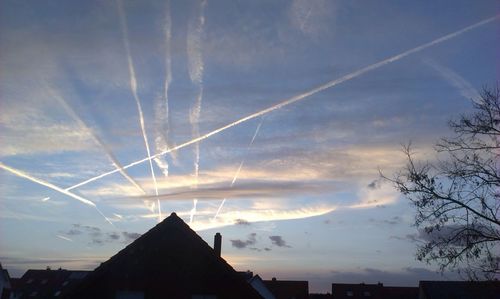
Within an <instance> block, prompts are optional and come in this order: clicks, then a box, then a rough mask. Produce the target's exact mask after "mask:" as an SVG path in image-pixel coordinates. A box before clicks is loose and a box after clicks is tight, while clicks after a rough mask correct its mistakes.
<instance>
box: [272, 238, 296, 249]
mask: <svg viewBox="0 0 500 299" xmlns="http://www.w3.org/2000/svg"><path fill="white" fill-rule="evenodd" d="M269 240H271V242H272V243H273V245H275V246H278V247H287V248H290V247H292V246H290V245H288V244H287V243H286V241H285V240H284V239H283V237H282V236H269Z"/></svg>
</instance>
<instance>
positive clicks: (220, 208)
mask: <svg viewBox="0 0 500 299" xmlns="http://www.w3.org/2000/svg"><path fill="white" fill-rule="evenodd" d="M263 121H264V119H263V118H262V119H261V120H260V123H259V124H258V125H257V128H256V129H255V133H254V134H253V137H252V140H251V141H250V143H249V144H248V147H247V152H248V151H249V150H250V148H251V147H252V145H253V142H254V141H255V138H256V137H257V134H259V131H260V126H262V122H263ZM244 163H245V159H243V160H241V162H240V166H239V167H238V169H237V170H236V173H235V174H234V177H233V180H232V181H231V186H230V188H233V186H234V183H236V180H237V179H238V176H239V175H240V171H241V168H242V167H243V164H244ZM225 203H226V198H224V199H223V200H222V202H221V203H220V205H219V208H218V209H217V212H215V216H214V218H213V221H215V220H216V219H217V216H219V213H220V210H222V207H223V206H224V204H225Z"/></svg>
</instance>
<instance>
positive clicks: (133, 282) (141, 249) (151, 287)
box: [68, 213, 261, 299]
mask: <svg viewBox="0 0 500 299" xmlns="http://www.w3.org/2000/svg"><path fill="white" fill-rule="evenodd" d="M122 291H123V292H141V293H142V294H144V297H145V298H180V299H182V298H191V296H192V295H193V294H200V295H216V296H217V298H220V299H224V298H241V299H246V298H248V299H253V298H261V297H260V295H259V294H258V293H257V292H256V291H255V290H254V289H253V288H252V287H251V286H250V285H249V284H248V283H247V282H246V281H245V280H244V279H243V277H241V276H240V275H238V273H237V272H236V271H235V270H234V269H233V268H232V267H231V266H230V265H229V264H228V263H227V262H226V261H225V260H224V259H223V258H221V257H220V256H218V255H217V254H215V251H214V250H213V249H212V248H211V247H210V246H209V245H208V244H207V243H206V242H205V241H204V240H203V239H202V238H200V237H199V236H198V235H197V234H196V233H195V232H194V231H193V230H192V229H191V228H189V226H188V225H187V224H186V223H184V221H182V219H180V218H179V217H178V216H177V215H176V214H175V213H172V214H171V215H170V216H169V217H167V218H166V219H165V220H163V221H162V222H161V223H159V224H157V225H156V226H155V227H153V228H152V229H151V230H149V231H148V232H147V233H145V234H143V235H142V236H141V237H139V238H138V239H137V240H135V241H134V242H133V243H131V244H130V245H128V246H127V247H125V248H124V249H122V250H121V251H120V252H118V253H117V254H116V255H114V256H113V257H111V258H110V259H109V260H108V261H106V262H104V263H102V264H101V265H100V266H99V267H97V268H96V269H95V270H94V271H93V272H92V273H91V274H89V275H88V276H87V277H86V278H85V279H84V280H83V282H82V283H81V284H80V285H79V286H77V288H76V289H75V290H74V291H73V292H71V294H69V295H68V298H115V295H116V293H117V292H122Z"/></svg>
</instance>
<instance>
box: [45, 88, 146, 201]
mask: <svg viewBox="0 0 500 299" xmlns="http://www.w3.org/2000/svg"><path fill="white" fill-rule="evenodd" d="M47 90H48V92H49V94H50V95H51V97H52V98H53V99H55V100H57V102H58V103H59V105H61V106H62V107H63V108H64V110H66V113H68V114H69V115H70V116H71V118H73V120H74V121H76V122H77V123H78V125H79V126H80V127H81V128H83V129H84V130H85V131H86V132H87V133H88V134H89V135H90V137H92V140H94V142H95V143H96V144H97V145H98V146H99V147H100V148H101V149H102V150H103V151H104V153H105V154H106V156H107V157H108V159H109V160H110V161H111V163H113V165H115V168H116V169H118V170H119V171H120V174H121V175H122V176H123V177H124V178H125V179H127V180H128V181H129V182H130V183H131V184H132V185H134V186H135V187H136V189H137V190H139V191H140V192H141V193H142V194H144V195H145V194H146V191H144V189H143V188H142V187H141V186H140V185H139V184H138V183H137V182H136V181H135V180H134V179H133V178H132V177H131V176H130V175H128V173H127V172H126V171H125V169H123V166H122V165H121V163H120V162H119V161H118V159H117V158H116V157H115V155H114V154H113V152H112V151H111V149H110V148H109V147H108V146H107V145H106V144H105V143H104V142H103V141H102V140H101V139H100V138H99V137H98V136H97V135H96V134H95V133H94V131H93V130H92V129H91V128H90V127H89V126H88V125H87V124H86V123H85V121H84V120H83V119H82V118H81V117H80V116H79V115H78V114H77V113H76V111H75V110H74V109H73V108H72V107H71V106H70V105H69V103H68V102H67V101H66V100H65V99H64V98H63V97H61V96H60V95H59V94H58V93H56V92H55V91H53V90H52V88H51V87H48V88H47ZM66 190H67V191H69V190H68V189H66ZM49 199H50V197H45V198H44V199H42V201H47V200H49Z"/></svg>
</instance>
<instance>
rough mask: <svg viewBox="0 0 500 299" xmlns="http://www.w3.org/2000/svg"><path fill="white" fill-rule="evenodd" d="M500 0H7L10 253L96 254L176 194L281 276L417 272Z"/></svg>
mask: <svg viewBox="0 0 500 299" xmlns="http://www.w3.org/2000/svg"><path fill="white" fill-rule="evenodd" d="M499 21H500V17H499V15H498V4H496V1H481V2H474V3H471V2H469V1H453V3H450V1H419V2H406V3H400V2H398V3H394V2H391V1H376V2H375V1H373V2H356V1H350V2H341V1H326V0H325V1H322V0H318V1H305V0H294V1H273V2H269V1H256V2H255V1H252V2H246V1H210V0H208V1H148V2H133V1H116V2H114V1H109V2H94V1H85V2H76V1H55V2H48V1H32V2H23V3H19V2H15V1H3V2H1V3H0V143H1V144H2V146H1V147H0V162H1V164H0V168H1V169H0V251H1V252H2V253H1V256H0V261H1V262H2V265H3V266H4V268H7V269H9V271H10V272H11V273H14V275H20V274H22V273H23V272H24V271H25V270H26V269H28V268H45V267H46V266H51V267H53V268H57V267H63V268H68V269H82V270H83V269H85V270H90V269H93V268H95V267H96V266H97V265H98V264H99V263H100V262H102V261H105V260H107V259H108V258H109V257H110V256H111V255H113V254H114V253H116V252H117V251H118V250H119V249H121V248H123V247H124V246H125V244H128V243H130V242H131V241H132V240H134V239H135V238H137V236H139V235H140V234H142V233H145V232H146V231H148V230H149V229H150V228H151V227H153V226H154V225H155V224H156V223H158V221H160V220H161V219H163V218H165V217H166V216H168V215H169V214H170V213H171V212H173V211H175V212H176V213H177V215H179V216H180V217H181V218H183V219H184V221H185V222H186V223H188V224H189V225H190V227H191V228H193V229H194V230H196V231H197V233H198V234H199V235H200V236H201V237H202V238H203V239H204V240H205V241H207V243H209V244H212V240H213V235H214V234H215V232H221V233H222V235H223V247H222V256H223V257H224V258H225V259H226V260H227V261H228V262H229V263H230V264H231V265H232V266H233V267H234V268H235V269H237V270H242V271H243V270H251V271H253V272H254V273H256V274H259V275H260V276H262V277H263V278H265V279H270V278H271V277H273V276H275V277H278V278H280V279H300V280H309V281H310V290H311V291H313V292H314V291H327V290H328V289H329V287H330V286H331V285H330V284H331V283H332V282H361V281H365V282H367V283H373V282H377V281H382V282H384V284H388V285H411V286H416V285H417V283H418V281H419V280H430V279H446V278H447V277H449V278H453V279H456V278H457V276H456V275H454V274H450V273H447V274H446V276H445V277H441V276H439V275H438V274H436V273H435V267H433V266H431V265H426V264H423V263H421V262H418V261H416V260H415V258H414V252H415V242H418V240H419V238H423V237H424V236H423V235H422V233H421V232H419V231H417V230H416V229H415V228H414V227H413V226H412V224H413V217H414V212H415V211H414V209H413V208H412V207H411V206H410V204H409V202H408V201H407V200H405V199H404V197H402V196H401V195H400V194H398V192H397V191H396V190H395V189H394V188H393V186H391V185H390V184H389V183H387V182H385V181H383V180H381V179H380V176H379V170H381V171H382V172H383V173H384V174H386V175H388V176H392V175H393V173H394V172H395V171H397V170H398V169H400V168H401V167H402V166H404V163H405V160H404V155H403V153H402V152H401V144H406V143H408V142H409V141H411V142H412V144H413V146H414V149H415V150H416V153H417V157H418V158H420V159H427V160H435V159H436V156H435V155H434V152H433V145H434V144H435V142H436V141H437V140H438V139H439V138H440V137H442V136H447V135H450V134H451V131H450V130H449V129H448V128H447V122H448V121H449V120H450V119H452V118H454V117H456V116H458V115H460V114H461V113H469V112H471V110H472V105H471V100H474V99H475V98H478V96H479V95H478V94H479V91H480V90H481V88H482V87H483V86H485V85H489V86H494V85H495V84H496V82H497V80H498V79H497V78H498V54H497V53H498V38H497V36H498V29H499Z"/></svg>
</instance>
